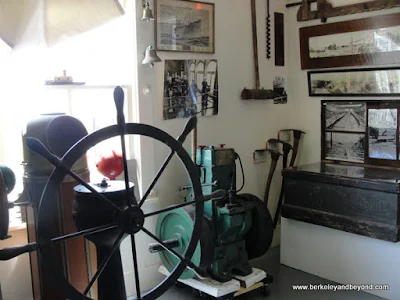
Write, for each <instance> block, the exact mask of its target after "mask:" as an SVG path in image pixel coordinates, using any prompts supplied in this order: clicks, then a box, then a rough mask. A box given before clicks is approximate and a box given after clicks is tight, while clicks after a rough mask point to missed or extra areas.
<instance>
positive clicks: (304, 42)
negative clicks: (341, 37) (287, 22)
mask: <svg viewBox="0 0 400 300" xmlns="http://www.w3.org/2000/svg"><path fill="white" fill-rule="evenodd" d="M396 26H399V27H400V13H395V14H389V15H381V16H374V17H369V18H363V19H356V20H350V21H343V22H336V23H329V24H322V25H315V26H309V27H302V28H300V29H299V39H300V59H301V69H302V70H312V69H324V68H336V67H350V66H368V65H390V64H396V63H400V60H399V57H400V51H392V52H387V53H381V52H380V53H366V54H353V55H344V56H332V57H322V58H311V57H310V55H309V54H310V47H309V40H310V38H312V37H318V36H329V35H334V34H340V33H350V32H358V31H364V30H371V29H380V28H388V27H396Z"/></svg>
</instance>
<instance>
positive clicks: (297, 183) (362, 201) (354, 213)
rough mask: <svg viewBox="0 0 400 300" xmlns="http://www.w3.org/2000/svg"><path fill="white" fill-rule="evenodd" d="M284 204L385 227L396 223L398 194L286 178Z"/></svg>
mask: <svg viewBox="0 0 400 300" xmlns="http://www.w3.org/2000/svg"><path fill="white" fill-rule="evenodd" d="M284 179H285V180H284V190H285V203H286V204H289V205H295V206H299V207H302V208H306V209H315V210H318V211H321V212H328V213H333V214H337V215H339V216H343V217H348V218H354V219H357V220H363V221H371V222H376V223H380V224H383V225H393V226H396V225H400V224H398V223H397V222H398V221H397V214H398V211H397V209H398V196H397V194H392V193H385V192H380V191H371V190H365V189H360V188H355V187H347V186H341V185H336V184H328V183H321V182H312V181H307V180H298V179H297V180H296V179H295V180H293V179H291V178H286V177H284Z"/></svg>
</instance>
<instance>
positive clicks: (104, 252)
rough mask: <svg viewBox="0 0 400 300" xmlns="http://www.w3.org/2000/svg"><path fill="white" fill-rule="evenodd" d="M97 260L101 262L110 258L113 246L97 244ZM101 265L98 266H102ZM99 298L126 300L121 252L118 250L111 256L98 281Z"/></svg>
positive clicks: (100, 299) (101, 299) (99, 299)
mask: <svg viewBox="0 0 400 300" xmlns="http://www.w3.org/2000/svg"><path fill="white" fill-rule="evenodd" d="M96 248H97V262H98V264H101V262H103V261H104V260H105V259H107V258H108V256H109V255H110V252H111V251H112V246H111V247H109V246H97V247H96ZM100 267H101V266H98V268H100ZM98 293H99V297H98V300H111V299H112V300H126V291H125V281H124V272H123V268H122V261H121V253H120V251H119V249H118V250H116V251H115V252H114V254H113V255H112V256H111V258H110V260H109V263H108V264H107V265H106V267H105V268H104V270H103V273H101V275H100V277H99V282H98Z"/></svg>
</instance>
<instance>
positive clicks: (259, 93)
mask: <svg viewBox="0 0 400 300" xmlns="http://www.w3.org/2000/svg"><path fill="white" fill-rule="evenodd" d="M251 20H252V30H253V56H254V69H255V77H256V88H255V89H247V88H244V89H243V91H242V94H241V98H242V100H267V99H273V98H274V94H275V93H274V91H273V90H265V89H260V71H259V68H258V48H257V47H258V46H257V19H256V1H255V0H251Z"/></svg>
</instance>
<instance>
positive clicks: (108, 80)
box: [0, 13, 136, 224]
mask: <svg viewBox="0 0 400 300" xmlns="http://www.w3.org/2000/svg"><path fill="white" fill-rule="evenodd" d="M133 36H134V31H133V21H132V16H131V14H130V13H127V14H125V15H124V16H122V17H120V18H118V19H115V20H114V21H111V22H109V23H107V24H105V25H103V26H102V27H99V28H97V29H95V30H92V31H90V32H87V33H84V34H81V35H79V36H75V37H73V38H70V39H69V40H66V41H64V42H62V43H60V44H58V45H56V46H54V47H52V48H42V47H39V46H36V45H33V46H32V47H25V48H20V49H16V50H15V51H11V49H10V48H9V47H8V46H6V45H5V44H0V63H1V66H2V67H1V68H0V79H1V85H0V99H1V103H2V109H1V111H0V117H1V120H0V140H2V147H1V149H0V162H2V163H4V164H6V165H7V166H9V167H10V168H11V169H13V170H14V172H15V174H16V177H17V185H16V188H15V189H14V191H13V192H12V193H11V194H10V195H9V200H10V201H14V200H16V199H17V198H18V195H19V193H21V192H22V189H23V184H22V174H23V168H22V166H21V162H22V161H23V153H22V152H23V151H22V132H23V129H24V128H25V126H26V124H27V122H28V121H29V120H31V119H32V118H34V117H36V116H38V115H40V114H42V113H50V112H52V113H54V112H60V113H66V114H70V115H72V116H74V117H76V118H77V119H79V120H81V121H82V122H83V124H84V125H85V127H86V129H87V130H88V132H89V133H90V132H93V131H95V130H97V129H100V128H103V127H105V126H109V125H112V124H115V123H116V112H115V106H114V101H113V89H114V87H115V86H116V85H119V86H121V87H123V88H124V90H125V104H126V107H125V111H126V112H128V111H132V110H130V109H129V106H130V105H131V104H132V101H133V99H132V90H131V89H132V85H131V83H132V82H134V81H135V79H134V76H135V73H134V69H135V66H136V61H135V59H136V58H135V54H134V53H135V51H134V48H135V44H134V43H135V40H134V38H133ZM63 70H66V71H67V75H70V76H72V77H73V79H74V81H84V82H85V83H86V84H85V85H82V86H72V85H70V86H45V85H44V83H45V81H46V80H48V79H53V77H54V76H59V75H62V73H63ZM126 120H127V121H132V115H130V114H126ZM126 144H127V146H129V145H131V142H130V141H128V140H127V143H126ZM118 147H119V148H118ZM115 149H116V150H117V151H118V149H120V142H119V140H118V142H117V141H116V139H114V140H110V141H107V142H105V143H102V144H101V145H99V146H98V147H95V148H94V149H93V150H92V151H91V152H90V155H89V154H88V158H89V160H90V161H89V164H90V166H91V167H92V170H91V175H92V176H91V177H92V178H93V176H96V175H97V176H98V175H99V174H98V173H97V172H96V170H95V169H93V166H94V161H95V160H97V159H98V157H99V156H100V154H107V152H108V153H110V152H111V150H115ZM96 173H97V174H96ZM11 215H13V216H18V208H16V209H14V210H12V211H11ZM16 219H18V217H16V218H12V219H11V224H13V223H18V220H16Z"/></svg>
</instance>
